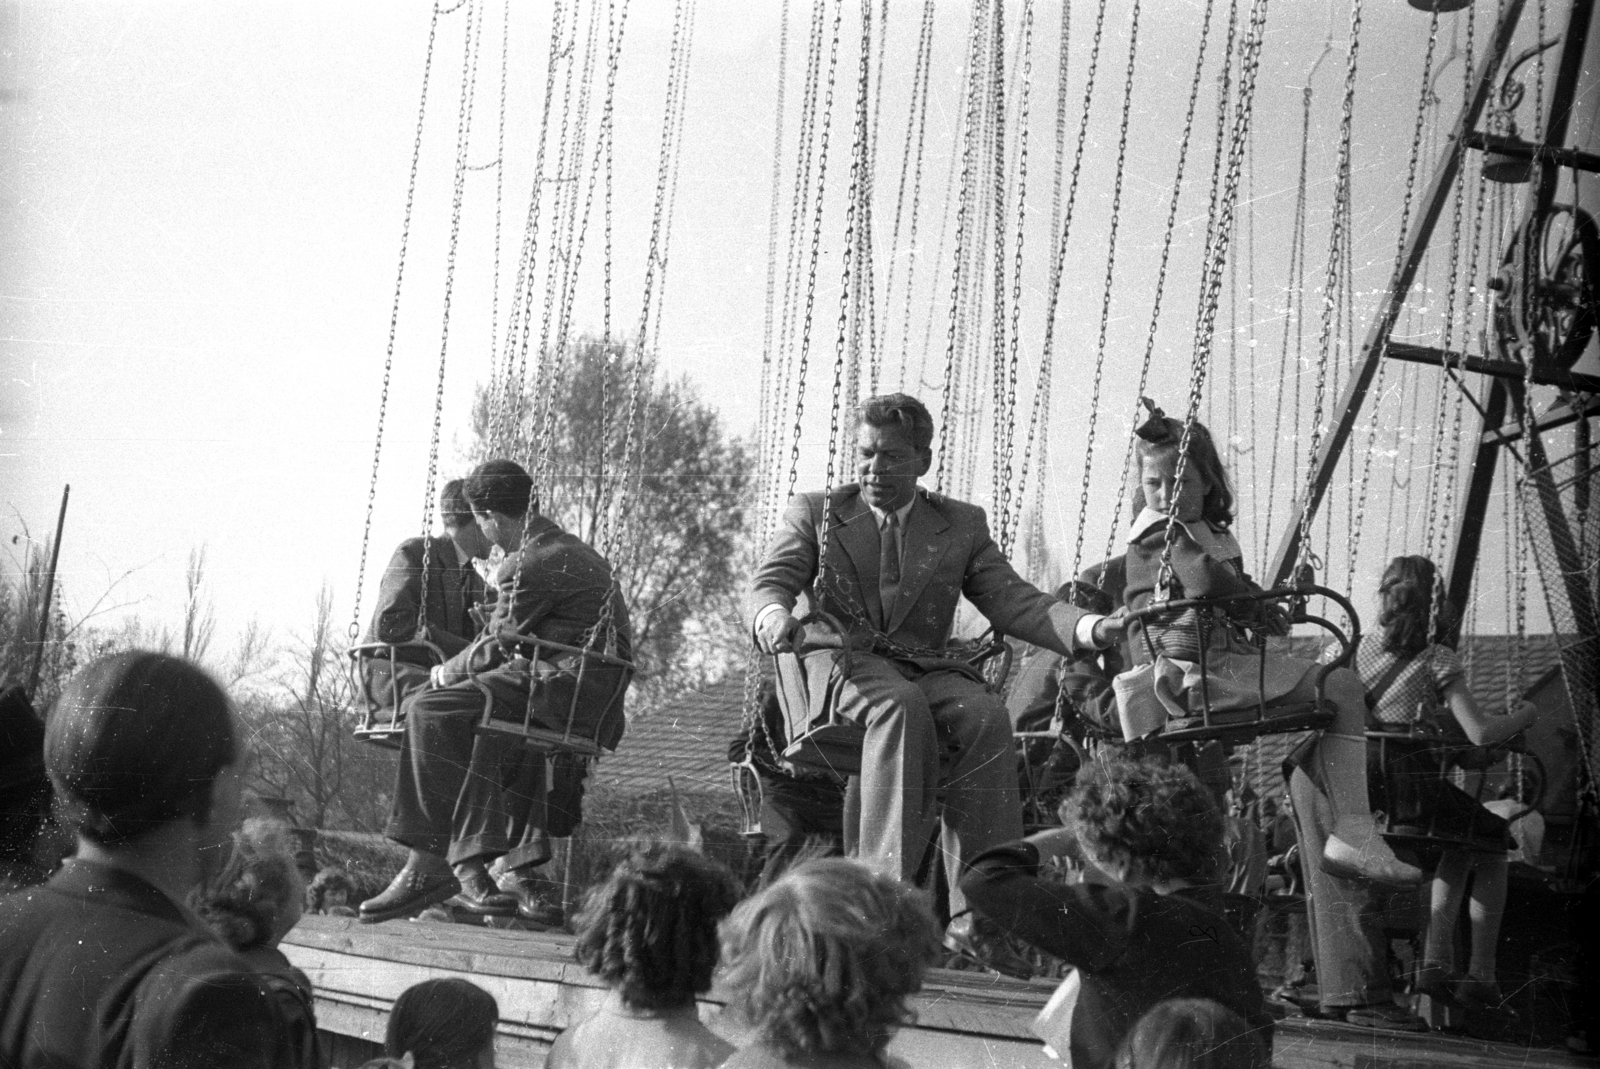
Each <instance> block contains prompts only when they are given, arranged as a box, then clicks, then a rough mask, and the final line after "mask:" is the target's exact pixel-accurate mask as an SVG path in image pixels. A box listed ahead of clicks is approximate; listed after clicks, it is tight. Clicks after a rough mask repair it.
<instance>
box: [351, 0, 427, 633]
mask: <svg viewBox="0 0 1600 1069" xmlns="http://www.w3.org/2000/svg"><path fill="white" fill-rule="evenodd" d="M438 32H439V6H438V4H435V5H434V8H433V15H432V18H431V19H430V20H429V22H428V50H427V54H426V55H425V56H424V58H423V61H422V100H421V102H420V103H419V104H418V105H417V133H416V136H415V138H414V139H413V140H412V143H411V173H410V175H409V177H408V178H407V179H406V208H405V214H404V216H403V217H402V220H401V223H400V262H399V265H398V266H397V267H396V268H395V279H394V300H393V301H392V303H391V304H390V307H389V341H388V344H387V345H386V346H385V348H384V356H383V388H382V389H381V390H380V391H379V393H378V432H377V435H376V436H375V440H374V442H373V446H372V476H371V478H370V479H369V480H368V482H367V508H366V516H365V518H364V519H363V520H362V524H361V559H360V562H359V563H358V564H357V565H356V596H355V604H354V607H353V609H352V610H351V618H350V628H349V635H350V641H351V642H355V641H356V640H357V639H358V638H360V636H361V587H362V584H363V582H364V581H365V579H366V575H367V551H368V549H369V548H370V546H371V542H372V509H373V504H374V502H376V501H377V498H378V464H379V461H380V460H382V459H383V427H384V422H385V419H386V418H387V416H388V414H389V383H390V381H391V378H392V376H393V373H394V344H395V337H396V335H397V334H398V333H399V330H400V293H401V289H402V287H403V285H404V283H405V278H406V248H407V246H408V245H409V243H410V240H411V209H412V207H413V206H414V205H415V204H416V199H417V167H418V164H419V163H420V162H421V160H422V126H423V120H424V119H426V118H427V115H428V79H429V77H430V76H431V75H432V73H433V44H434V41H435V40H436V39H437V37H438Z"/></svg>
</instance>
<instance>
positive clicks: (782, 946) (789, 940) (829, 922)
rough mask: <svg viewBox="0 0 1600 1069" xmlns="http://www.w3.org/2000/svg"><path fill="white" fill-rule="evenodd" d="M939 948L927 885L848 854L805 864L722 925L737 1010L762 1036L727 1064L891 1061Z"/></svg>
mask: <svg viewBox="0 0 1600 1069" xmlns="http://www.w3.org/2000/svg"><path fill="white" fill-rule="evenodd" d="M938 950H939V927H938V924H937V923H936V922H935V921H934V919H933V914H932V913H931V912H930V911H929V908H928V903H927V898H926V896H925V895H923V893H922V892H921V891H918V890H917V889H915V888H913V887H910V886H908V885H906V884H904V883H901V882H900V881H899V880H896V879H893V878H891V877H889V876H885V875H883V874H881V873H878V872H874V871H873V870H872V869H869V868H868V867H867V866H865V865H863V864H862V863H861V862H859V861H854V860H850V859H847V858H818V859H814V860H809V861H803V862H801V863H799V864H797V865H795V866H794V867H793V868H791V869H790V870H789V871H788V872H786V873H785V874H784V875H783V876H782V877H781V878H780V879H778V880H776V881H774V882H773V883H772V884H770V885H769V886H768V887H767V888H766V890H764V891H762V892H761V893H759V894H757V895H755V896H754V897H752V898H749V899H746V900H745V901H744V902H742V903H740V905H739V907H738V908H737V909H736V910H734V912H733V916H732V917H730V918H728V922H727V923H726V924H725V925H723V935H722V951H723V956H724V958H726V960H727V973H726V976H725V978H724V980H725V984H726V987H727V990H728V992H729V995H730V998H729V1002H728V1009H729V1011H730V1012H731V1013H732V1014H733V1016H734V1017H735V1018H736V1019H739V1020H742V1021H744V1022H745V1023H746V1024H748V1025H749V1026H750V1027H751V1028H752V1029H753V1031H754V1033H755V1037H756V1038H755V1042H753V1043H751V1044H750V1045H748V1046H746V1047H744V1048H743V1049H741V1050H740V1051H739V1053H738V1054H735V1055H734V1056H733V1057H732V1058H730V1059H728V1061H727V1062H726V1063H725V1066H724V1069H782V1067H786V1066H794V1067H799V1066H804V1067H806V1069H847V1067H848V1069H859V1067H861V1066H864V1065H888V1064H893V1062H892V1060H891V1059H889V1058H887V1057H886V1055H885V1048H886V1047H887V1046H888V1044H889V1040H890V1038H891V1036H892V1035H893V1034H894V1031H895V1029H896V1028H898V1027H899V1026H900V1025H902V1024H904V1023H905V1022H906V1021H907V1020H908V1019H909V1018H910V1016H911V1014H910V1011H909V1010H908V1009H907V1007H906V997H907V996H908V995H911V994H914V993H915V992H917V991H919V990H921V989H922V974H923V972H924V970H925V969H926V968H927V967H928V965H929V964H931V962H932V961H933V958H934V956H935V955H936V954H937V953H938Z"/></svg>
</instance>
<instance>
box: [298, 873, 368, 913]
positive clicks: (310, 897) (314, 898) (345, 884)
mask: <svg viewBox="0 0 1600 1069" xmlns="http://www.w3.org/2000/svg"><path fill="white" fill-rule="evenodd" d="M330 891H343V892H344V893H345V896H346V898H350V897H354V895H355V893H356V885H355V881H354V880H352V879H351V878H350V876H349V874H348V873H346V872H345V871H344V869H341V868H340V867H339V866H337V865H329V866H328V867H327V868H324V869H322V870H321V871H320V872H318V873H317V874H316V875H315V876H314V877H312V879H311V886H309V887H307V888H306V909H308V910H310V911H311V912H313V913H315V912H317V911H319V910H321V909H322V908H323V904H324V903H325V902H326V901H327V898H328V893H329V892H330Z"/></svg>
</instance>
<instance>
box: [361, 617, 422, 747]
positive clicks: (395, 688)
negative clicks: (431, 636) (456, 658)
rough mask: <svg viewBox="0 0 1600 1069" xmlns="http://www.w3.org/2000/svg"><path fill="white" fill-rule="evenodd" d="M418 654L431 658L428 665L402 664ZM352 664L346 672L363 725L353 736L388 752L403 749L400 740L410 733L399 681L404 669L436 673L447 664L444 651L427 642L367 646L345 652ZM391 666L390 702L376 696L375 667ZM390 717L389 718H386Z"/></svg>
mask: <svg viewBox="0 0 1600 1069" xmlns="http://www.w3.org/2000/svg"><path fill="white" fill-rule="evenodd" d="M408 651H411V652H416V653H420V654H422V655H423V656H424V657H426V658H427V664H426V665H422V664H418V663H417V662H416V661H413V660H402V659H401V654H402V653H404V652H408ZM345 656H346V657H348V658H349V660H350V663H349V665H348V666H347V668H346V671H347V672H348V674H349V677H350V690H351V693H352V694H355V695H357V696H358V698H357V700H358V701H359V702H360V703H361V723H360V724H358V725H357V726H356V729H355V731H354V732H353V734H354V736H355V737H356V738H357V739H360V740H361V741H362V742H369V743H371V744H372V745H374V746H381V747H383V748H384V749H387V750H398V749H400V739H401V737H402V736H404V735H405V733H406V722H405V720H403V719H402V718H401V716H400V701H401V694H400V682H399V679H398V678H397V676H398V674H399V673H398V669H399V667H400V666H401V665H405V666H406V667H407V668H424V667H425V668H429V669H432V668H434V667H436V666H438V665H441V664H443V663H444V662H445V660H446V658H445V655H444V650H442V649H440V648H439V647H438V646H436V645H435V644H434V643H432V642H429V641H428V640H427V639H421V638H415V639H407V640H406V641H404V642H363V643H360V644H359V645H355V646H351V647H350V648H349V649H348V650H347V651H345ZM375 663H376V664H387V665H388V666H389V683H388V688H387V689H388V692H389V701H388V702H387V703H385V702H384V701H383V700H382V696H381V695H380V694H377V693H375V692H374V688H373V682H374V680H373V678H372V666H373V665H374V664H375ZM385 713H387V714H388V716H387V717H385V716H384V714H385Z"/></svg>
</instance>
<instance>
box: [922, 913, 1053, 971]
mask: <svg viewBox="0 0 1600 1069" xmlns="http://www.w3.org/2000/svg"><path fill="white" fill-rule="evenodd" d="M944 945H945V948H946V949H948V950H950V951H952V952H954V954H955V956H956V957H957V958H958V959H960V960H964V961H968V962H972V963H974V964H976V965H979V966H981V967H982V968H985V969H988V970H990V971H991V972H997V973H1000V974H1001V975H1002V976H1010V977H1012V978H1013V979H1017V980H1027V979H1030V978H1032V976H1033V965H1032V964H1031V963H1030V962H1029V961H1028V960H1027V959H1026V958H1024V957H1023V956H1022V955H1021V954H1018V953H1017V952H1016V951H1015V950H1013V949H1012V948H1011V946H1010V945H1009V941H1008V940H1007V939H1006V935H1005V933H1004V932H1003V931H1001V930H1000V929H999V928H998V927H996V926H995V925H994V924H993V923H991V922H990V921H988V920H987V919H985V918H983V917H979V916H978V915H977V914H975V913H972V912H971V911H968V912H966V913H963V914H961V915H960V916H959V917H957V918H956V919H955V920H952V921H951V922H950V926H949V927H948V928H946V929H945V932H944Z"/></svg>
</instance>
